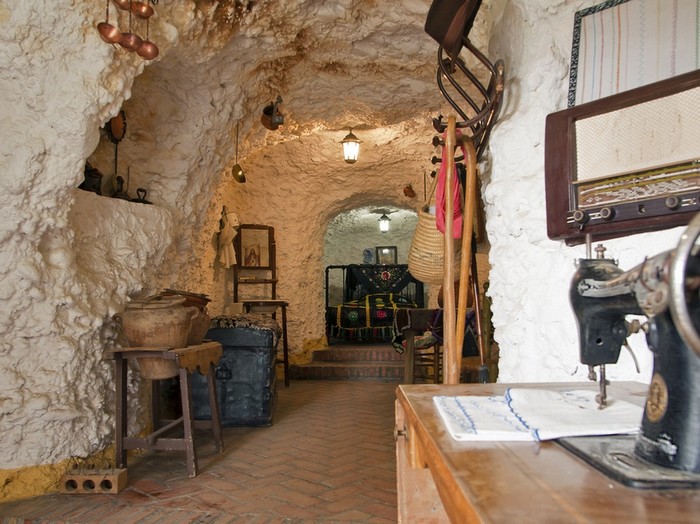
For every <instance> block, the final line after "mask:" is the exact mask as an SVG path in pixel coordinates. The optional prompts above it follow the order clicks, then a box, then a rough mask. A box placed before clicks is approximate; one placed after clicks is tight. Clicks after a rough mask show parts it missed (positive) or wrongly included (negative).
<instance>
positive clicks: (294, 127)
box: [0, 0, 440, 498]
mask: <svg viewBox="0 0 700 524" xmlns="http://www.w3.org/2000/svg"><path fill="white" fill-rule="evenodd" d="M101 4H102V5H99V6H98V5H97V3H96V2H94V1H92V0H89V1H88V0H74V1H72V2H64V3H51V6H50V7H47V4H46V2H43V1H40V0H27V1H24V2H8V1H5V0H0V40H1V41H2V44H3V47H2V52H1V53H0V92H1V93H2V97H1V98H0V106H1V107H0V115H1V116H0V122H1V124H0V125H2V131H3V140H2V141H0V298H1V299H2V300H0V308H1V314H0V427H1V431H0V468H2V469H1V470H0V481H1V482H0V498H3V497H4V496H5V495H6V494H7V492H8V491H12V490H13V489H15V488H16V486H17V485H19V484H21V481H20V480H19V475H20V473H18V471H19V470H20V469H21V468H23V467H24V466H31V465H39V464H56V463H59V462H60V461H62V460H64V459H68V458H70V457H85V456H88V455H90V454H92V453H95V452H97V451H100V450H102V449H104V448H105V447H106V446H108V445H109V444H110V443H112V442H113V438H114V426H113V420H114V419H113V409H114V398H113V393H112V391H113V387H114V384H113V379H112V363H111V362H110V361H109V360H108V359H107V358H105V356H104V352H105V350H106V349H109V348H110V347H112V346H113V344H114V341H115V338H116V333H115V330H114V325H113V322H112V321H111V317H112V315H114V314H115V313H116V312H118V311H120V310H121V309H122V308H123V307H124V304H125V302H126V301H127V300H129V298H130V297H133V296H135V295H136V294H140V293H149V292H153V291H156V290H158V289H161V288H162V287H178V288H181V289H188V290H191V291H197V292H204V293H208V294H211V295H212V296H213V298H214V300H213V302H212V312H214V313H219V312H221V311H222V310H223V306H224V304H225V301H226V300H227V296H228V293H230V270H223V269H221V268H220V267H219V266H218V265H217V260H216V249H215V243H216V239H217V232H218V229H219V226H218V220H219V217H220V213H221V207H222V206H223V205H227V206H228V207H229V209H231V210H232V211H236V212H238V213H239V216H240V219H241V221H242V222H255V223H266V224H270V225H273V226H275V228H276V230H277V234H278V239H279V251H280V254H281V256H280V260H279V269H280V280H281V285H280V292H281V294H282V295H283V296H285V297H289V298H290V302H291V307H290V317H292V320H291V321H290V335H291V337H290V339H291V344H292V349H293V352H294V353H295V356H296V355H297V354H299V353H301V352H302V351H303V350H304V348H305V345H306V344H307V341H318V340H320V339H322V336H323V309H322V306H323V293H322V270H321V267H322V264H321V257H322V252H323V242H324V235H325V232H326V225H327V223H328V222H329V221H330V220H331V219H332V218H333V217H335V216H336V215H338V214H339V213H342V212H344V211H347V210H350V209H354V208H356V207H359V206H361V205H373V206H386V205H393V206H395V207H401V206H403V207H407V206H408V204H407V203H406V201H405V197H404V196H403V194H402V193H401V189H402V188H403V186H404V185H405V184H407V183H413V185H414V187H418V186H419V185H420V184H421V183H422V180H423V175H424V171H425V170H426V169H428V166H429V163H428V160H429V157H430V155H431V154H432V148H431V147H430V145H429V144H430V140H431V138H432V131H431V124H430V119H431V117H432V116H434V114H435V112H437V110H438V108H439V106H440V101H439V97H425V95H424V92H425V90H426V89H430V90H433V82H434V79H433V71H434V65H433V59H434V55H435V49H436V48H435V46H434V44H433V43H431V42H430V41H429V39H428V37H427V36H426V35H425V34H424V33H423V31H422V20H423V19H424V16H425V12H426V9H427V6H428V5H429V2H428V1H427V0H404V1H402V2H401V3H400V5H399V4H397V5H396V6H393V7H392V9H391V12H389V13H388V14H385V13H382V12H381V11H379V10H378V9H377V8H376V5H375V4H374V2H372V1H364V0H363V1H355V0H352V1H350V0H347V1H343V2H339V3H333V4H330V3H329V4H323V5H321V4H319V3H317V2H309V1H303V0H300V1H298V2H284V3H280V2H272V1H268V2H265V1H261V2H238V1H237V2H232V1H225V0H222V1H221V2H191V1H190V0H172V1H169V2H161V3H159V4H158V6H157V7H156V13H157V14H156V16H155V17H154V18H153V19H152V21H151V24H150V36H151V39H152V40H154V41H156V42H157V44H158V45H159V47H160V51H161V55H160V57H159V58H158V60H156V61H154V62H153V63H149V64H148V65H146V64H145V63H144V62H143V60H142V59H141V58H140V57H138V56H136V55H134V54H129V53H127V52H125V51H124V50H122V49H120V48H119V47H118V46H110V45H107V44H105V43H104V42H102V41H101V40H100V38H99V36H98V33H97V31H96V30H95V25H96V24H97V22H98V21H100V20H102V19H103V16H104V3H101ZM110 5H111V8H110V10H111V13H112V14H111V18H110V21H112V22H113V23H118V24H119V25H120V27H122V28H124V27H126V23H127V17H126V15H125V13H124V12H120V13H119V15H116V14H115V13H116V10H115V8H114V6H113V5H112V4H110ZM396 7H400V9H396ZM397 27H398V28H399V31H398V35H396V34H394V30H393V29H392V28H397ZM329 28H330V29H329ZM329 42H330V43H329ZM350 42H353V44H352V45H349V43H350ZM349 48H351V49H352V52H351V53H350V54H349V53H348V49H349ZM380 49H381V50H382V52H384V53H385V54H386V55H385V56H384V57H383V58H382V60H381V64H382V67H385V66H386V67H389V64H392V65H391V67H392V68H394V69H392V71H395V70H396V67H397V65H398V67H399V68H400V69H401V74H400V75H396V74H392V72H391V71H384V69H383V68H382V67H380V68H377V67H375V65H374V64H375V62H376V60H377V58H378V51H379V50H380ZM314 52H316V53H317V54H316V55H314V54H313V53H314ZM412 60H413V62H411V61H412ZM358 63H359V64H360V65H357V64H358ZM338 77H340V80H338ZM404 77H405V79H404ZM387 78H388V79H389V80H390V82H389V83H387V82H386V80H387ZM373 79H374V80H377V81H376V82H374V83H373V82H371V80H373ZM135 80H136V81H135ZM382 83H384V84H385V87H381V85H382ZM339 85H342V86H344V87H347V89H348V90H347V92H343V91H342V89H340V90H339V88H338V86H339ZM280 93H281V94H282V95H284V96H285V99H286V101H287V105H286V106H285V108H286V109H285V111H288V113H287V114H288V116H289V117H290V118H289V120H288V123H287V124H286V125H285V127H284V128H283V129H282V130H281V131H280V132H278V133H270V132H267V131H266V130H265V129H264V128H262V126H261V125H260V124H259V115H260V111H261V109H262V107H263V106H264V105H265V104H266V103H267V102H268V101H270V100H272V99H274V96H276V95H277V94H280ZM339 95H343V99H344V100H346V101H350V102H351V103H352V105H353V109H352V110H348V108H347V107H348V106H347V105H346V106H344V109H343V108H341V107H336V105H335V104H334V103H333V102H334V100H335V99H337V97H338V96H339ZM392 95H393V96H392ZM373 97H374V99H373ZM415 100H420V101H421V103H420V104H416V103H415V102H414V101H415ZM294 101H296V103H294ZM423 105H425V108H423V109H421V108H422V107H423ZM122 107H123V108H124V109H125V111H126V114H127V136H126V138H125V139H124V140H123V141H122V143H121V144H120V146H119V170H118V173H114V172H113V169H114V162H113V156H114V147H113V145H112V144H110V143H109V141H108V140H107V139H106V137H105V135H104V133H101V131H100V128H101V127H102V126H103V124H104V123H105V122H106V121H107V120H108V119H109V117H111V116H113V115H115V114H116V113H117V111H118V110H119V109H120V108H122ZM384 110H385V111H386V114H385V113H383V112H382V111H384ZM387 115H388V116H387ZM238 121H240V122H241V144H242V146H241V158H240V160H241V162H242V163H243V161H244V160H245V162H246V163H245V164H244V166H245V168H246V171H247V173H248V175H249V182H248V183H247V184H246V185H245V186H240V185H237V184H235V182H233V181H232V180H231V179H230V177H229V176H228V173H229V170H230V167H231V166H232V165H233V163H234V153H233V146H234V134H233V130H234V129H235V124H236V122H238ZM295 122H296V123H295ZM358 124H361V125H360V127H359V128H358V129H356V134H358V135H359V136H361V138H362V139H363V140H364V141H365V146H364V148H363V157H362V158H361V160H360V161H359V162H358V163H357V164H356V165H354V166H349V165H347V164H345V163H344V162H343V161H342V158H341V156H340V145H339V141H340V140H341V139H342V137H343V136H344V135H345V134H346V132H347V126H348V125H358ZM277 144H279V145H277ZM268 146H269V147H268ZM272 149H274V150H275V153H271V151H272ZM86 159H89V160H90V161H91V163H92V164H93V166H95V167H97V168H98V169H100V171H101V172H102V173H103V174H104V175H105V176H106V177H107V178H106V179H105V184H103V189H104V190H105V193H106V194H107V195H109V189H110V184H111V182H112V177H113V175H115V174H120V175H122V176H124V177H125V178H127V176H128V178H129V184H130V187H129V190H130V193H131V195H132V196H133V195H134V194H135V188H137V187H144V188H146V189H147V190H148V199H149V200H151V201H153V202H154V204H155V205H154V206H146V205H143V204H135V203H129V202H123V201H113V200H111V199H109V198H108V197H107V196H105V197H98V196H95V195H92V194H86V193H83V192H81V191H80V190H76V187H77V186H78V184H79V183H80V182H81V181H82V178H83V168H84V163H85V160H86ZM373 159H374V160H373ZM336 186H337V187H336ZM329 188H332V189H329ZM140 389H141V388H140V385H139V380H138V375H137V374H136V375H135V376H134V375H132V379H131V380H130V391H131V392H132V393H135V392H138V391H139V390H140ZM139 415H140V414H139V413H136V414H135V415H134V417H132V420H130V428H131V430H132V431H137V430H139V429H143V428H144V427H145V426H144V420H143V419H142V418H141V417H140V416H139ZM141 415H142V414H141ZM15 468H17V469H15ZM39 477H40V478H41V480H42V482H41V483H37V485H41V486H44V487H45V488H46V489H52V488H54V489H55V484H54V485H51V484H50V479H49V478H48V477H47V478H43V477H41V475H39ZM47 482H48V484H47ZM22 488H23V491H22V494H23V496H27V494H29V493H30V491H28V488H29V486H28V485H26V484H25V485H22ZM39 489H41V488H39Z"/></svg>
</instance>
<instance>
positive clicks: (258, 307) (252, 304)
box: [241, 299, 289, 387]
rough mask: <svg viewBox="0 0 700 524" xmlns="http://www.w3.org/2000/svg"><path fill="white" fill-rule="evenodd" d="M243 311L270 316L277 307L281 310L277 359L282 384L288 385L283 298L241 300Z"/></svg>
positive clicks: (285, 319)
mask: <svg viewBox="0 0 700 524" xmlns="http://www.w3.org/2000/svg"><path fill="white" fill-rule="evenodd" d="M241 303H242V304H243V311H245V312H246V313H271V314H272V318H275V314H276V312H277V310H278V309H281V310H282V360H278V361H277V362H278V363H279V364H282V365H283V367H284V386H285V387H289V345H288V343H287V306H288V305H289V303H288V302H286V301H285V300H276V299H259V300H243V301H242V302H241Z"/></svg>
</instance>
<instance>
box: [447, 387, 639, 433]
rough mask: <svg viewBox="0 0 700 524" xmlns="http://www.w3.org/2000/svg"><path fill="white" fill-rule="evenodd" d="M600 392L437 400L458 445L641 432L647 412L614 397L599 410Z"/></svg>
mask: <svg viewBox="0 0 700 524" xmlns="http://www.w3.org/2000/svg"><path fill="white" fill-rule="evenodd" d="M596 394H597V392H596V391H590V390H565V391H551V390H547V389H529V388H508V389H507V390H506V393H505V395H503V396H490V397H477V396H461V397H445V396H437V397H434V398H433V400H434V402H435V406H436V407H437V410H438V413H439V414H440V417H441V418H442V420H443V422H444V423H445V426H446V428H447V430H448V432H449V433H450V435H451V436H452V438H454V439H455V440H462V441H467V440H481V441H486V440H510V441H513V440H530V441H532V440H550V439H555V438H560V437H574V436H587V435H616V434H623V433H636V432H637V431H639V425H640V423H641V420H642V413H643V411H644V410H643V408H642V407H641V406H637V405H635V404H632V403H630V402H626V401H624V400H619V399H615V398H610V396H608V405H607V406H606V407H605V409H598V404H597V403H596V401H595V397H596Z"/></svg>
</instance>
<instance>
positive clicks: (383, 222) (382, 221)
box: [379, 213, 391, 233]
mask: <svg viewBox="0 0 700 524" xmlns="http://www.w3.org/2000/svg"><path fill="white" fill-rule="evenodd" d="M390 222H391V219H390V218H389V217H388V216H386V213H383V214H382V216H380V217H379V231H381V232H382V233H386V232H387V231H389V223H390Z"/></svg>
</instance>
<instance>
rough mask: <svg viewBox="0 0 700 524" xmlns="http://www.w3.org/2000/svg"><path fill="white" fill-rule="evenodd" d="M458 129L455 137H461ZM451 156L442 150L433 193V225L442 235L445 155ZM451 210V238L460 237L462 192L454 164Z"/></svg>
mask: <svg viewBox="0 0 700 524" xmlns="http://www.w3.org/2000/svg"><path fill="white" fill-rule="evenodd" d="M446 134H447V132H445V134H443V140H444V139H445V138H446ZM461 134H462V133H461V132H460V130H459V129H457V130H456V136H457V138H459V137H460V136H461ZM459 147H460V148H461V150H462V155H465V152H464V146H463V145H460V146H459ZM448 154H450V155H453V154H454V151H447V147H443V148H442V162H440V171H439V172H438V174H437V177H438V178H437V189H436V191H435V223H436V226H437V228H438V231H440V232H441V233H442V234H444V233H445V207H446V204H447V203H446V202H445V194H446V193H447V191H446V188H445V184H446V183H447V155H448ZM452 200H453V205H452V210H453V214H452V216H453V219H454V221H453V227H452V236H453V238H461V237H462V191H461V189H460V183H459V172H458V169H457V163H455V170H454V175H453V177H452Z"/></svg>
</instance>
